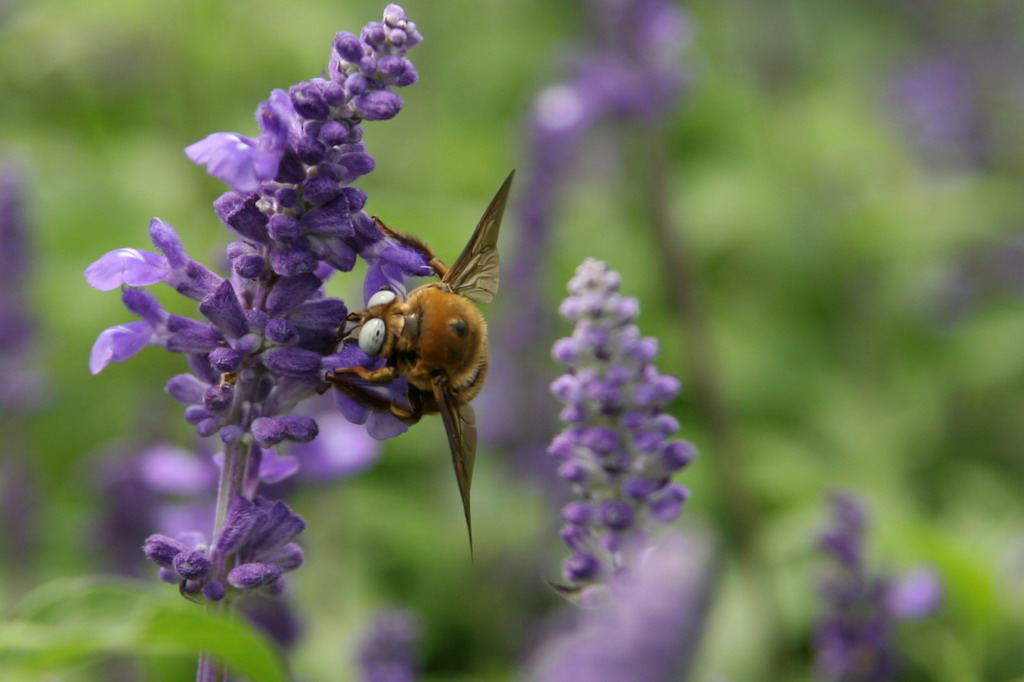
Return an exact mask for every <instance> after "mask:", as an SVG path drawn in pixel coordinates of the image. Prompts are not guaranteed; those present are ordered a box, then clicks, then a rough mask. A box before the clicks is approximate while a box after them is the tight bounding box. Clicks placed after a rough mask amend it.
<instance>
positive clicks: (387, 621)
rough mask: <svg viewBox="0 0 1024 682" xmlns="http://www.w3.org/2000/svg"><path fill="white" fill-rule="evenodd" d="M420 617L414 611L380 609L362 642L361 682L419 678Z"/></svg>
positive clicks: (398, 680) (397, 681)
mask: <svg viewBox="0 0 1024 682" xmlns="http://www.w3.org/2000/svg"><path fill="white" fill-rule="evenodd" d="M420 630H421V626H420V622H419V618H418V617H417V616H416V614H415V613H413V612H412V611H398V610H387V611H381V612H379V613H378V614H377V615H376V617H375V618H374V622H373V624H372V626H371V628H370V629H369V631H368V632H366V633H365V634H364V635H363V638H362V640H361V641H360V643H359V651H358V660H359V679H360V680H361V682H415V680H416V679H418V677H419V649H418V644H419V639H420Z"/></svg>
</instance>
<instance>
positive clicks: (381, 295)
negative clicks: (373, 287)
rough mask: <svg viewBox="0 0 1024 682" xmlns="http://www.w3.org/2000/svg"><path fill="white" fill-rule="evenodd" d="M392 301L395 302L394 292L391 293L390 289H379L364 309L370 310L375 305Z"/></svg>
mask: <svg viewBox="0 0 1024 682" xmlns="http://www.w3.org/2000/svg"><path fill="white" fill-rule="evenodd" d="M393 300H395V292H393V291H391V289H381V290H380V291H378V292H377V293H375V294H374V295H373V296H371V297H370V300H369V301H368V302H367V303H366V307H367V308H372V307H373V306H375V305H384V304H385V303H391V302H392V301H393Z"/></svg>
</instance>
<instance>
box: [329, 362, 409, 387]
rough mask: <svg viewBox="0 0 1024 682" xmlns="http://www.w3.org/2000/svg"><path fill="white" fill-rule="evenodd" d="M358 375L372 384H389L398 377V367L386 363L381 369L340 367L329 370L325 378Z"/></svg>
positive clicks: (339, 378) (331, 379)
mask: <svg viewBox="0 0 1024 682" xmlns="http://www.w3.org/2000/svg"><path fill="white" fill-rule="evenodd" d="M346 375H350V376H356V377H359V378H360V379H362V380H363V381H369V382H370V383H371V384H387V383H390V382H392V381H394V380H395V379H397V378H398V368H397V367H394V366H393V365H384V366H383V367H381V368H379V369H366V368H365V367H360V366H358V365H356V366H355V367H338V368H336V369H332V370H331V371H330V372H328V373H327V374H326V375H325V377H324V378H326V379H327V381H330V382H337V381H345V376H346Z"/></svg>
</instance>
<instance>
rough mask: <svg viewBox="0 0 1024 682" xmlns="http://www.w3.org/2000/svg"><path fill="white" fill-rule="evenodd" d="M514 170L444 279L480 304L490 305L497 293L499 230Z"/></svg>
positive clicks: (460, 293) (443, 280) (446, 282)
mask: <svg viewBox="0 0 1024 682" xmlns="http://www.w3.org/2000/svg"><path fill="white" fill-rule="evenodd" d="M515 174H516V172H515V171H512V172H511V173H509V174H508V177H507V178H505V182H504V183H503V184H502V185H501V188H500V189H499V190H498V193H497V194H495V195H494V198H493V199H491V203H490V205H489V206H488V207H487V210H486V211H484V215H483V217H482V218H480V222H479V223H478V224H477V226H476V230H474V232H473V236H472V237H470V239H469V243H468V244H466V248H464V249H463V250H462V253H460V254H459V257H458V258H456V259H455V262H454V263H453V264H452V267H451V268H450V269H449V270H448V273H447V274H446V275H445V276H444V279H442V280H441V281H442V283H445V284H448V285H449V286H450V287H451V288H452V290H453V291H455V293H457V294H459V295H461V296H464V297H466V298H468V299H469V300H471V301H476V302H477V303H490V302H491V299H492V298H493V297H494V294H496V293H498V230H499V229H500V228H501V216H502V215H503V214H504V213H505V204H506V203H508V194H509V191H510V190H511V189H512V176H514V175H515Z"/></svg>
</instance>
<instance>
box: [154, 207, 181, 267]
mask: <svg viewBox="0 0 1024 682" xmlns="http://www.w3.org/2000/svg"><path fill="white" fill-rule="evenodd" d="M149 238H150V239H151V240H152V241H153V245H154V246H155V247H156V248H158V249H160V251H161V252H163V254H164V256H166V257H167V262H168V263H170V265H171V267H172V268H183V267H185V264H186V263H187V262H188V254H187V253H185V247H184V246H182V244H181V239H179V238H178V233H177V232H176V231H175V230H174V226H173V225H171V224H170V223H166V222H164V221H163V220H160V219H159V218H153V219H152V220H151V221H149Z"/></svg>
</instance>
